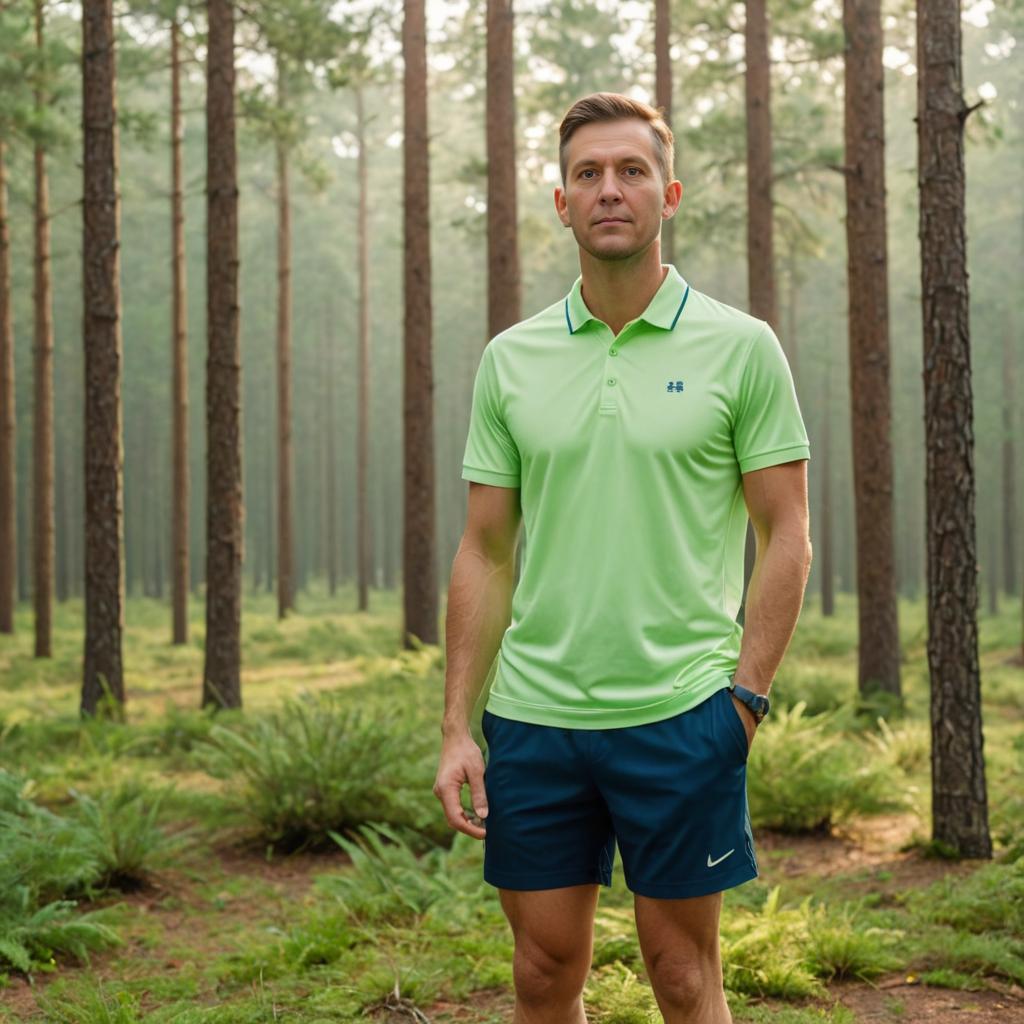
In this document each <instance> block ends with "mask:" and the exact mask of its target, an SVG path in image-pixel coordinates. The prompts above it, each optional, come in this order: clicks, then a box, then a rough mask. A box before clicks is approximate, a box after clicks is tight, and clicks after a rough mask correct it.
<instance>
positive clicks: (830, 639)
mask: <svg viewBox="0 0 1024 1024" xmlns="http://www.w3.org/2000/svg"><path fill="white" fill-rule="evenodd" d="M373 602H374V610H373V613H372V614H370V615H357V614H353V613H352V612H351V610H350V609H351V608H352V607H353V606H354V593H353V592H352V590H351V588H348V589H347V590H344V591H343V592H341V593H340V594H339V597H338V598H337V600H335V601H332V600H331V599H329V598H328V597H327V595H326V594H324V593H323V592H322V591H319V590H316V589H315V588H314V590H313V591H312V592H311V593H309V594H304V595H301V596H300V600H299V612H298V614H295V615H293V616H290V617H289V619H288V620H286V621H285V622H283V623H279V622H278V621H277V619H276V615H275V607H274V599H273V597H272V596H270V595H262V594H261V595H258V596H255V597H253V596H252V595H247V598H246V606H245V613H244V619H243V622H244V636H243V665H244V680H243V695H244V700H245V707H244V708H243V709H242V710H241V711H239V712H227V713H225V712H220V713H217V714H213V713H207V712H202V711H200V710H199V708H198V703H199V695H200V692H201V689H200V683H201V673H202V627H203V617H202V605H201V604H200V603H198V602H196V601H193V602H192V603H191V605H190V614H191V629H192V632H191V636H190V642H189V644H188V645H186V646H185V647H183V648H174V647H172V646H171V645H170V643H169V630H170V625H169V622H170V619H169V608H168V607H167V605H166V604H164V603H161V602H157V601H153V600H149V599H135V600H132V601H130V602H129V605H128V612H127V625H128V632H127V634H126V645H125V664H126V671H127V684H128V693H129V704H128V707H127V716H126V720H125V721H124V722H117V721H111V722H104V721H85V722H83V721H81V720H80V719H79V717H78V714H77V707H78V687H79V684H80V658H81V627H82V620H81V606H80V604H78V603H77V602H70V603H68V604H65V605H61V606H58V608H57V609H56V618H55V633H54V643H55V652H56V657H55V658H54V659H53V660H52V661H37V660H36V659H34V658H32V656H31V619H30V614H29V609H27V608H25V607H21V608H19V609H18V618H17V626H18V634H17V635H16V636H15V637H13V638H10V637H0V675H2V676H3V678H4V681H5V688H4V690H3V692H0V763H3V764H4V765H5V766H7V767H8V768H9V769H10V770H11V771H12V772H13V773H14V775H15V776H17V778H18V779H19V780H20V781H18V782H17V784H11V785H9V786H7V787H6V788H4V787H3V786H0V810H4V811H6V812H7V813H9V814H10V813H14V812H17V811H18V810H19V808H21V810H24V807H23V805H22V804H20V803H19V801H25V800H27V801H29V802H30V803H31V804H32V805H33V806H34V807H37V808H39V810H40V813H39V818H38V821H37V822H36V823H35V824H34V825H33V826H32V827H31V828H28V826H26V828H28V835H29V838H30V839H31V838H32V837H33V836H34V841H35V844H36V845H35V847H34V849H35V852H34V853H32V852H29V847H28V846H26V845H25V843H26V842H27V840H26V838H25V835H24V834H22V833H24V832H25V828H23V829H22V830H21V832H19V830H18V829H12V828H8V829H7V831H6V832H4V833H2V834H0V863H2V862H3V858H4V857H5V856H7V857H8V859H9V861H10V862H11V863H13V862H14V861H15V859H16V861H17V863H18V864H20V865H26V864H28V865H34V866H33V868H32V870H33V871H34V872H35V875H34V877H35V878H36V881H35V882H33V883H32V886H31V887H29V888H28V889H27V890H26V891H27V892H28V894H29V896H30V897H31V899H30V901H29V903H28V904H26V908H25V911H24V913H23V914H22V918H25V917H26V915H27V916H29V917H31V914H32V913H36V912H38V908H40V907H47V906H50V905H53V906H54V907H55V909H54V911H53V913H54V915H55V917H54V920H55V921H57V920H62V921H63V922H64V923H65V924H68V925H74V926H76V927H82V926H85V925H88V924H90V923H91V922H96V923H102V924H103V926H104V928H106V929H108V930H109V941H108V942H107V944H106V946H105V948H104V949H99V948H98V947H97V949H95V950H92V949H85V948H83V950H82V953H81V958H80V959H81V962H80V963H78V962H77V961H76V955H75V953H74V951H73V950H70V949H68V950H67V951H65V952H61V951H60V950H59V949H57V948H56V947H55V946H52V945H48V944H47V942H46V941H42V940H40V942H39V945H38V946H37V947H36V950H35V952H34V953H33V954H32V957H33V959H32V962H31V964H30V969H31V970H32V971H33V973H34V974H35V975H36V978H37V980H38V981H39V990H38V995H37V1003H38V1007H37V1011H36V1013H35V1014H34V1016H30V1017H22V1018H18V1019H33V1020H38V1021H51V1020H52V1021H62V1020H66V1021H76V1022H82V1024H92V1022H107V1021H126V1022H133V1021H137V1020H138V1021H147V1022H150V1021H156V1022H158V1024H159V1022H163V1021H167V1022H171V1021H174V1022H176V1024H209V1022H214V1024H217V1022H225V1024H227V1022H231V1024H237V1022H248V1021H251V1022H259V1021H272V1020H281V1019H284V1020H295V1021H301V1022H305V1024H314V1022H320V1021H356V1020H360V1019H367V1015H368V1014H371V1013H373V1012H376V1011H379V1012H380V1013H381V1014H382V1015H383V1014H385V1013H391V1014H392V1015H393V1016H394V1017H395V1018H396V1019H397V1018H399V1017H402V1016H403V1015H404V1017H405V1018H408V1019H412V1018H411V1017H409V1011H410V1010H411V1008H413V1007H418V1008H420V1009H422V1010H424V1012H426V1010H427V1009H428V1008H429V1007H430V1006H431V1005H432V1004H433V1003H435V1002H436V1001H437V1000H439V999H444V1000H445V1001H447V1002H450V1003H458V1004H460V1005H463V1006H473V1007H476V1008H477V1009H478V1010H479V1015H480V1020H487V1021H493V1022H494V1024H497V1022H498V1021H506V1020H507V1019H508V1017H509V1015H510V1014H509V1007H510V1005H511V989H512V959H511V958H512V940H511V934H510V931H509V928H508V924H507V922H506V920H505V918H504V915H503V913H502V911H501V907H500V904H499V902H498V899H497V893H496V891H495V890H493V889H492V888H491V887H489V886H487V885H485V884H484V883H483V882H482V877H481V865H482V852H483V849H482V845H481V844H479V843H477V842H475V841H472V840H469V839H468V838H467V837H455V836H454V835H453V833H451V831H450V830H449V829H448V827H447V825H446V824H445V823H444V819H443V816H442V814H441V811H440V806H439V804H438V803H437V801H436V799H435V798H434V797H433V794H432V793H431V792H430V788H431V785H432V781H433V773H434V770H435V769H436V755H437V750H438V741H439V733H438V729H437V723H438V722H439V717H440V711H441V707H442V701H443V652H442V651H440V650H438V649H436V648H429V647H428V648H424V649H423V650H419V651H410V652H406V651H402V650H400V649H399V647H398V637H399V629H398V623H399V622H400V620H401V612H400V604H399V600H398V595H397V594H383V595H382V594H377V593H374V594H373ZM900 615H901V621H900V634H901V643H902V647H903V655H904V665H903V682H904V696H905V711H904V712H903V713H902V714H899V713H895V714H894V713H891V712H889V713H887V714H886V715H885V716H884V717H883V719H882V720H881V721H879V716H878V715H877V714H871V713H869V710H868V709H866V708H863V707H860V706H859V705H858V700H857V694H856V684H855V679H856V650H855V641H856V617H855V608H854V605H853V603H852V602H851V600H850V599H849V597H848V596H846V595H841V596H840V601H839V606H838V614H837V615H836V616H835V617H834V618H832V619H824V618H822V617H821V616H820V614H819V613H818V612H817V609H816V602H815V601H814V600H813V596H812V598H811V599H810V600H809V601H808V604H807V607H806V609H805V612H804V615H803V618H802V620H801V623H800V625H799V627H798V629H797V633H796V636H795V637H794V642H793V645H792V647H791V649H790V652H789V653H788V654H787V657H786V659H785V661H784V662H783V665H782V667H781V669H780V672H779V675H778V678H777V680H776V683H775V686H774V687H773V691H772V696H773V712H772V716H771V717H770V718H769V720H768V721H767V722H766V723H765V725H764V726H762V727H761V729H760V730H759V734H758V737H757V739H756V740H755V744H754V747H753V750H752V753H751V762H750V765H749V770H748V778H749V783H750V797H751V812H752V817H753V820H754V824H755V827H761V826H763V825H765V824H767V823H771V824H772V825H773V827H775V828H779V829H789V830H792V831H793V832H796V833H801V832H802V833H804V834H805V836H806V835H807V834H810V835H812V836H813V835H814V834H815V833H814V830H815V829H817V830H819V831H820V830H823V829H825V828H830V827H834V826H835V825H837V824H851V825H852V824H856V823H857V822H860V821H863V820H865V819H868V818H870V817H871V816H872V815H874V814H876V813H883V812H885V813H901V814H905V815H909V818H908V820H910V821H915V822H916V826H915V832H916V834H917V835H918V837H919V842H924V841H926V837H927V835H928V833H929V824H928V814H929V797H928V771H929V763H928V749H929V731H928V723H927V707H928V682H927V673H926V671H925V659H924V655H925V652H924V642H925V630H924V623H925V609H924V606H923V604H922V603H921V602H916V603H910V602H901V606H900ZM1019 618H1020V611H1019V605H1017V606H1016V608H1014V606H1012V605H1011V604H1010V602H1008V601H1004V602H1003V607H1002V612H1001V613H1000V615H999V616H997V617H992V618H989V617H983V618H982V619H981V622H980V626H981V651H982V671H983V699H984V708H985V755H986V766H987V771H988V781H989V787H990V798H991V799H990V808H991V818H992V829H993V835H994V837H995V839H996V844H997V851H998V852H999V854H1000V856H1001V858H1002V859H1001V860H1000V861H999V862H998V863H994V864H991V865H987V866H979V867H977V868H975V869H973V870H971V871H970V872H969V873H968V874H967V875H966V876H958V877H957V878H956V879H955V880H954V879H953V877H952V876H950V878H949V879H948V880H945V881H939V882H936V883H935V884H934V885H932V886H929V887H921V888H915V887H913V886H910V887H909V888H904V889H902V890H898V891H891V884H892V877H893V872H892V870H889V867H890V866H889V865H885V864H878V865H874V866H872V865H869V866H866V867H863V868H856V869H851V870H850V871H849V872H845V873H840V874H835V875H830V876H829V877H822V878H817V877H814V876H793V877H790V876H789V875H788V874H787V872H786V865H787V860H788V857H789V854H787V853H786V852H785V851H784V850H782V851H780V856H778V857H769V856H767V855H761V856H759V860H760V862H761V865H762V877H761V878H759V879H756V880H754V881H752V882H749V883H747V884H746V885H743V886H740V887H738V888H736V889H732V890H729V891H728V893H727V894H726V898H725V901H724V907H723V913H722V950H723V967H724V973H725V978H726V983H727V987H728V998H729V1002H730V1005H731V1007H732V1009H733V1013H734V1015H735V1019H736V1020H737V1022H744V1024H745V1022H751V1024H763V1022H771V1024H812V1022H831V1024H852V1022H853V1017H852V1015H851V1014H850V1013H849V1012H848V1011H846V1010H844V1009H842V1008H841V1007H837V1006H835V1005H834V1000H832V999H831V998H830V996H829V986H830V985H831V984H832V983H834V982H835V981H837V980H839V979H847V980H853V981H857V980H859V979H867V980H869V981H870V980H872V979H875V978H877V977H879V976H881V975H884V974H885V973H887V972H889V971H900V972H908V973H916V974H917V975H918V976H919V977H920V978H921V979H922V980H923V981H924V982H925V983H926V984H929V985H943V986H946V987H955V988H962V989H967V990H972V989H976V988H984V987H985V986H986V985H988V984H989V982H990V980H992V979H999V980H1001V981H1003V982H1006V981H1016V982H1017V983H1018V984H1019V983H1022V982H1024V947H1022V941H1024V936H1022V915H1024V910H1022V907H1021V886H1022V882H1021V877H1020V871H1021V866H1020V863H1024V862H1020V863H1015V862H1014V857H1013V854H1014V850H1015V844H1016V845H1017V846H1018V847H1019V844H1020V843H1021V842H1022V841H1024V840H1022V836H1024V797H1022V796H1021V795H1020V794H1021V793H1024V740H1021V739H1020V733H1021V729H1020V723H1021V719H1022V717H1024V696H1022V692H1024V675H1022V673H1021V670H1020V668H1018V667H1015V666H1013V665H1011V664H1009V663H1008V659H1009V657H1010V655H1012V653H1013V651H1014V645H1015V644H1016V643H1017V640H1018V638H1019ZM8 680H10V684H9V685H8ZM769 782H770V785H769ZM894 809H895V810H894ZM40 822H42V824H40ZM33 829H35V831H34V832H33ZM82 830H85V831H87V832H88V833H89V835H90V836H91V839H89V840H88V841H86V840H84V839H83V838H82V835H83V834H84V833H83V831H82ZM808 830H810V831H808ZM332 833H333V836H334V837H336V838H333V837H332ZM794 841H796V839H794ZM800 841H802V842H807V841H814V840H807V839H806V838H804V839H801V840H800ZM90 844H91V845H90ZM291 847H305V848H306V849H307V850H308V849H312V848H314V847H316V848H317V849H319V850H320V851H321V852H319V853H317V854H316V859H315V860H311V861H309V862H301V863H307V866H306V867H305V868H304V869H303V870H304V871H306V872H307V875H308V876H309V877H310V879H311V882H312V884H308V885H306V886H304V887H302V888H301V889H300V888H299V887H297V886H296V885H295V883H294V874H295V871H296V869H295V868H293V867H292V864H293V860H292V858H291V857H289V856H288V854H287V850H288V849H289V848H291ZM84 851H88V854H87V855H86V853H85V852H84ZM1020 853H1024V850H1022V849H1017V855H1018V856H1019V854H1020ZM303 856H307V857H308V856H312V855H311V854H309V853H305V854H303ZM897 856H899V853H898V851H897V850H895V849H894V850H892V857H893V858H895V857H897ZM83 858H85V859H88V860H89V862H90V863H91V864H93V867H92V868H90V872H87V873H86V874H85V876H81V877H76V871H80V868H81V864H82V862H83ZM76 865H77V867H76ZM96 865H101V866H100V867H96ZM289 879H292V881H289ZM875 883H877V884H878V885H879V886H881V885H883V884H884V885H887V886H889V890H887V892H886V893H885V894H884V895H883V894H882V893H881V892H872V891H871V887H872V886H873V885H874V884H875ZM110 886H122V887H123V888H124V889H127V890H129V891H128V892H124V891H119V890H117V889H112V890H111V889H109V887H110ZM133 886H135V887H140V886H141V889H140V891H139V892H138V893H137V894H133V893H132V892H131V891H130V890H131V889H132V887H133ZM105 887H106V888H107V890H108V891H106V893H105V894H104V888H105ZM147 887H148V888H147ZM69 894H73V895H69ZM22 898H24V897H22ZM61 900H67V901H68V902H67V903H65V904H60V902H59V901H61ZM71 900H76V901H77V902H76V903H75V904H73V905H72V904H71V902H70V901H71ZM32 908H36V910H33V909H32ZM143 908H146V909H145V910H143ZM60 915H63V918H61V917H60ZM92 915H96V916H95V917H93V916H92ZM37 923H38V924H40V927H42V926H45V925H46V922H45V921H43V922H37ZM0 930H2V929H0ZM111 943H117V944H111ZM0 955H2V953H0ZM169 965H173V966H169ZM6 969H7V971H8V974H7V979H8V981H7V983H8V984H16V983H18V982H17V979H18V977H19V972H18V971H17V970H16V969H15V968H13V967H12V966H11V965H10V963H9V964H8V967H7V968H6ZM396 983H397V994H396ZM3 985H4V981H3V976H2V975H0V1007H2V1005H3V1002H4V999H3ZM585 998H586V1003H587V1008H588V1013H589V1014H590V1016H591V1018H592V1019H593V1020H595V1021H604V1022H623V1024H630V1022H633V1021H643V1022H646V1021H657V1020H659V1019H660V1015H659V1014H658V1013H657V1010H656V1008H655V1004H654V1001H653V994H652V992H651V990H650V987H649V985H648V983H647V981H646V974H645V971H644V967H643V958H642V956H641V954H640V949H639V945H638V942H637V938H636V932H635V927H634V924H633V914H632V895H631V894H630V893H629V891H628V890H627V889H626V887H625V884H624V881H623V877H622V871H621V864H620V863H619V862H618V861H617V862H616V870H615V873H614V876H613V886H612V888H611V889H610V890H603V891H602V893H601V901H600V906H599V908H598V916H597V921H596V926H595V948H594V965H593V970H592V972H591V976H590V978H589V979H588V983H587V988H586V993H585ZM891 1002H892V1005H893V1008H894V1012H896V1011H895V1006H896V1002H895V1001H891ZM911 1005H912V1004H911V1003H909V1002H908V1003H907V1010H906V1014H905V1016H906V1019H911V1017H910V1016H909V1015H910V1014H911V1013H912V1011H911V1009H910V1007H911ZM2 1019H5V1017H4V1014H3V1012H2V1010H0V1020H2ZM10 1019H12V1020H13V1019H14V1018H13V1017H11V1018H10Z"/></svg>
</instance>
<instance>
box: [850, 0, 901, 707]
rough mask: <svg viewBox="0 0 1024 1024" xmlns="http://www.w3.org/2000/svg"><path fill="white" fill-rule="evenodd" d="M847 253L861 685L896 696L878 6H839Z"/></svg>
mask: <svg viewBox="0 0 1024 1024" xmlns="http://www.w3.org/2000/svg"><path fill="white" fill-rule="evenodd" d="M843 29H844V32H845V35H846V88H845V104H846V108H845V135H846V161H845V163H846V167H845V171H846V173H845V175H844V178H845V180H846V248H847V281H848V287H847V292H848V295H849V319H848V329H849V347H850V410H851V418H852V422H851V431H850V435H851V439H852V444H853V495H854V513H855V520H856V532H857V618H858V623H859V638H860V642H859V644H858V648H857V652H858V684H859V688H860V693H861V695H862V696H863V697H867V696H868V695H870V694H871V693H872V692H874V691H877V690H882V691H885V692H886V693H891V694H893V695H895V696H899V694H900V637H899V626H898V619H897V610H896V570H895V545H894V542H893V475H892V439H891V436H890V435H891V425H892V411H891V406H892V402H891V400H890V396H889V390H890V389H889V270H888V268H889V264H888V253H887V249H886V235H885V109H884V93H883V69H882V13H881V3H880V0H845V2H844V4H843Z"/></svg>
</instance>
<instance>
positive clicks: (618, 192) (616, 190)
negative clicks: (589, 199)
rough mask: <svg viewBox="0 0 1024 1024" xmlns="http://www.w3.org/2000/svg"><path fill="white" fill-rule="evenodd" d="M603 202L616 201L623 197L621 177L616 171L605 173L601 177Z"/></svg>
mask: <svg viewBox="0 0 1024 1024" xmlns="http://www.w3.org/2000/svg"><path fill="white" fill-rule="evenodd" d="M600 195H601V202H602V203H615V202H618V201H619V200H620V199H621V198H622V189H621V188H620V187H619V179H618V178H617V177H616V175H615V173H614V172H612V173H611V174H605V175H604V176H603V177H602V178H601V194H600Z"/></svg>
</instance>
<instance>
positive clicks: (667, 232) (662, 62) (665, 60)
mask: <svg viewBox="0 0 1024 1024" xmlns="http://www.w3.org/2000/svg"><path fill="white" fill-rule="evenodd" d="M671 33H672V11H671V7H670V5H669V0H654V102H655V105H656V106H657V107H659V108H660V110H661V116H662V117H663V118H664V120H665V124H667V125H668V126H669V128H671V127H672V56H671V50H670V43H669V37H670V35H671ZM677 141H678V140H677ZM670 170H671V168H670ZM661 262H662V263H674V262H675V221H674V219H672V218H670V219H669V220H666V221H662V223H661Z"/></svg>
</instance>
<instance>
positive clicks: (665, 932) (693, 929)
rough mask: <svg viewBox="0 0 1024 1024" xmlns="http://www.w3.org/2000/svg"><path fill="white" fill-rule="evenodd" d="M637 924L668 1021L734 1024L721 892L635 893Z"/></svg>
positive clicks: (648, 964) (648, 968)
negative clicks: (685, 895) (726, 982)
mask: <svg viewBox="0 0 1024 1024" xmlns="http://www.w3.org/2000/svg"><path fill="white" fill-rule="evenodd" d="M634 906H635V909H636V930H637V934H638V936H639V938H640V950H641V952H642V953H643V957H644V964H645V965H646V967H647V975H648V977H649V978H650V980H651V986H652V987H653V989H654V996H655V998H656V999H657V1000H658V1006H659V1007H660V1008H661V1015H662V1017H664V1019H665V1024H732V1015H731V1014H730V1013H729V1007H728V1005H727V1004H726V1001H725V990H724V989H723V987H722V957H721V952H720V950H719V946H718V919H719V914H720V913H721V909H722V894H721V893H720V892H715V893H710V894H708V895H707V896H693V897H691V898H689V899H651V898H650V897H647V896H639V895H638V896H636V897H635V899H634Z"/></svg>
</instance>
